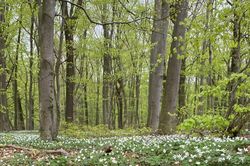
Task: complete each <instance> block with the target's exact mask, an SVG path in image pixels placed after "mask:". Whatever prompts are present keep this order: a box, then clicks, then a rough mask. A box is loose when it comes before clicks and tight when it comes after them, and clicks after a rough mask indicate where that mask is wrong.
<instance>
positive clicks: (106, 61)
mask: <svg viewBox="0 0 250 166" xmlns="http://www.w3.org/2000/svg"><path fill="white" fill-rule="evenodd" d="M107 17H108V4H104V5H103V22H105V21H106V20H107ZM103 36H104V47H105V52H104V57H103V87H102V100H103V101H102V109H103V123H104V124H106V125H108V126H109V127H111V114H112V105H113V103H112V101H111V98H112V87H113V84H112V81H111V74H112V57H111V52H110V49H111V47H112V46H111V40H112V36H113V27H111V26H110V25H106V24H104V25H103Z"/></svg>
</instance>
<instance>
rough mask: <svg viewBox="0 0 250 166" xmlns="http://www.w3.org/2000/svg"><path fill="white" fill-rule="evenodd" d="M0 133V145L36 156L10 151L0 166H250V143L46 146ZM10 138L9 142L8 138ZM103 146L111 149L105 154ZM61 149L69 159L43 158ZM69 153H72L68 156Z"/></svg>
mask: <svg viewBox="0 0 250 166" xmlns="http://www.w3.org/2000/svg"><path fill="white" fill-rule="evenodd" d="M5 135H6V134H3V133H0V145H1V148H4V147H5V145H17V146H21V147H26V148H27V149H29V148H35V149H37V153H38V154H39V155H35V157H34V156H33V157H32V156H31V155H30V153H27V151H23V152H22V153H19V152H14V151H11V154H12V155H11V156H10V157H9V158H5V159H3V160H2V159H1V160H0V165H3V166H5V165H13V166H19V165H37V166H43V165H52V166H57V165H61V166H64V165H65V166H66V165H72V166H79V165H97V166H99V165H100V166H102V165H111V166H116V165H132V166H135V165H143V166H144V165H150V166H151V165H152V166H154V165H155V166H157V165H181V166H197V165H202V166H215V165H222V166H235V165H242V166H243V165H249V164H250V156H249V152H248V151H247V149H246V148H247V147H248V146H249V145H250V140H249V139H244V138H234V139H231V138H209V137H203V138H200V137H189V138H187V137H186V136H182V135H171V136H132V137H112V138H103V137H102V138H90V139H76V138H68V137H59V139H58V140H57V141H53V142H48V141H42V140H40V139H39V136H38V135H35V134H20V133H12V134H11V133H9V134H8V136H5ZM10 135H11V139H9V136H10ZM106 145H109V146H111V147H112V151H111V152H110V153H109V154H107V153H105V151H104V148H105V146H106ZM60 148H62V149H64V150H65V151H67V152H70V154H69V155H68V156H64V155H51V154H46V153H44V151H46V150H51V149H54V150H56V149H60ZM71 152H72V153H71ZM0 155H1V154H0Z"/></svg>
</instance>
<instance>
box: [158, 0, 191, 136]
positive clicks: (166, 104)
mask: <svg viewBox="0 0 250 166" xmlns="http://www.w3.org/2000/svg"><path fill="white" fill-rule="evenodd" d="M174 6H175V9H174V10H175V12H176V18H174V29H173V34H172V40H173V41H172V43H171V48H170V51H171V55H170V58H169V61H168V68H167V76H166V82H165V86H164V87H165V89H164V90H163V98H162V110H161V114H160V123H159V132H161V133H164V134H167V133H172V132H175V130H176V125H177V115H176V114H177V112H176V107H177V100H178V90H179V81H180V71H181V59H180V56H181V55H183V52H184V48H185V47H184V44H185V43H184V38H185V32H186V28H185V25H184V20H185V18H186V17H187V11H188V1H187V0H179V1H177V2H176V3H175V5H174Z"/></svg>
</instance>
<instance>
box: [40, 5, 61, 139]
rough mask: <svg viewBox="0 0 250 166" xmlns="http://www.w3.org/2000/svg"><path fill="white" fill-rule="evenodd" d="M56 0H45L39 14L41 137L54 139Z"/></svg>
mask: <svg viewBox="0 0 250 166" xmlns="http://www.w3.org/2000/svg"><path fill="white" fill-rule="evenodd" d="M55 5H56V1H55V0H43V2H42V6H40V8H41V9H40V12H39V14H40V16H39V19H40V21H39V23H40V24H39V45H40V53H41V57H40V73H39V100H40V137H41V139H43V140H54V139H56V137H57V131H58V128H57V127H58V126H57V124H56V120H57V118H56V116H57V115H56V111H55V101H54V41H53V40H54V17H55Z"/></svg>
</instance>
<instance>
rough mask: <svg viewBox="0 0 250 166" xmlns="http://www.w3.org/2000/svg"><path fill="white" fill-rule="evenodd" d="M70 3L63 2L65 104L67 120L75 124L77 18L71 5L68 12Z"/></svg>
mask: <svg viewBox="0 0 250 166" xmlns="http://www.w3.org/2000/svg"><path fill="white" fill-rule="evenodd" d="M77 4H78V5H81V4H82V0H78V2H77ZM68 8H69V7H68V3H67V2H66V1H63V2H62V11H63V12H62V13H63V16H64V19H65V23H64V34H65V42H66V102H65V120H66V122H73V120H74V89H75V83H74V76H75V63H74V57H75V53H74V52H75V51H74V50H75V48H74V32H75V28H76V16H75V14H74V13H73V12H72V11H74V6H73V5H71V8H70V12H69V11H68Z"/></svg>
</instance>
